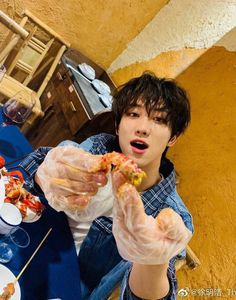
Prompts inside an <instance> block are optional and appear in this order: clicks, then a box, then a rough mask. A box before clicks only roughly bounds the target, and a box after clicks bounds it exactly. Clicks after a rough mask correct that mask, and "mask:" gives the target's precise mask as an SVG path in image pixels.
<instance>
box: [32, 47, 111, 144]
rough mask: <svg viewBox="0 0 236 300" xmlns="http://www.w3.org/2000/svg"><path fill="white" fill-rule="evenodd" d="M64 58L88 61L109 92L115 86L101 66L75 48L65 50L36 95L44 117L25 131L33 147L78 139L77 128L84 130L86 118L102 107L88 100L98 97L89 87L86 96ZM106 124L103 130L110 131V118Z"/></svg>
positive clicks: (83, 85) (92, 115) (80, 83)
mask: <svg viewBox="0 0 236 300" xmlns="http://www.w3.org/2000/svg"><path fill="white" fill-rule="evenodd" d="M67 61H71V63H73V64H75V65H77V64H78V63H83V62H86V63H88V64H89V65H91V66H92V67H93V68H94V69H95V72H96V78H98V79H100V80H103V81H104V82H106V83H107V84H108V85H109V86H110V89H111V91H113V90H114V88H115V85H114V84H113V82H112V80H111V79H110V78H109V76H108V74H107V73H106V72H105V71H104V70H103V69H102V68H101V67H99V66H98V65H96V64H95V63H94V62H93V61H91V60H90V59H89V58H87V57H86V56H84V55H83V54H81V53H80V52H78V51H77V50H73V49H70V50H68V51H67V52H66V53H65V54H64V55H63V57H62V59H61V61H60V63H59V64H58V66H57V68H56V70H55V72H54V74H53V76H52V78H51V80H50V81H49V83H48V85H47V87H46V89H45V91H44V93H43V94H42V96H41V98H40V101H41V105H42V110H43V111H44V113H45V116H44V118H42V119H40V120H39V121H38V123H37V124H35V126H34V127H33V128H32V129H31V130H30V131H29V132H28V133H27V138H28V139H29V141H30V142H31V144H32V146H33V147H34V148H38V147H40V146H56V145H57V144H58V143H60V142H61V141H62V140H65V139H70V140H77V141H81V136H82V135H83V134H82V132H81V134H80V130H81V131H83V132H86V126H87V125H86V124H87V123H88V122H89V120H91V119H92V118H93V117H94V115H96V114H97V112H101V111H103V110H105V107H104V106H103V105H101V103H98V102H96V103H95V104H96V105H95V106H94V103H91V98H92V101H95V100H94V99H93V98H95V97H98V96H97V95H96V93H95V92H94V90H91V91H88V92H91V93H94V94H93V95H92V97H91V95H90V97H88V96H89V95H88V93H87V91H85V92H84V90H83V88H84V87H85V85H86V83H85V82H82V79H79V80H81V82H79V81H78V79H77V78H75V76H73V72H71V70H70V69H69V68H68V65H67ZM88 89H89V86H88ZM93 96H94V97H93ZM96 101H97V100H96ZM109 118H110V116H109ZM99 122H100V121H99ZM102 123H103V122H102ZM109 124H110V125H108V126H106V127H107V128H106V130H105V131H107V132H112V131H113V128H114V124H112V123H110V121H109ZM97 126H98V127H99V126H100V125H99V124H97ZM103 131H104V130H103Z"/></svg>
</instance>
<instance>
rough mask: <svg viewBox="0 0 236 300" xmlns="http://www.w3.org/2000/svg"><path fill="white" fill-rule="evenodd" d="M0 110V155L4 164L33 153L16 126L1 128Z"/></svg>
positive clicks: (0, 113)
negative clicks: (3, 159)
mask: <svg viewBox="0 0 236 300" xmlns="http://www.w3.org/2000/svg"><path fill="white" fill-rule="evenodd" d="M1 125H2V109H0V155H2V156H3V157H4V158H5V160H6V163H10V162H12V161H15V160H17V159H21V158H23V157H24V156H26V155H27V154H28V153H30V152H32V151H33V148H32V146H31V145H30V143H29V142H28V141H27V139H26V138H25V137H24V135H23V134H22V133H21V132H20V129H19V128H18V127H17V126H13V125H9V126H6V127H2V126H1Z"/></svg>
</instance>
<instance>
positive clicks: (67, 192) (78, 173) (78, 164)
mask: <svg viewBox="0 0 236 300" xmlns="http://www.w3.org/2000/svg"><path fill="white" fill-rule="evenodd" d="M101 160H102V155H92V154H90V153H88V152H85V151H84V150H82V149H79V148H76V147H73V146H60V147H56V148H53V149H52V150H50V151H49V152H48V154H47V156H46V157H45V160H44V162H43V163H42V164H41V165H40V166H39V168H38V171H37V173H36V182H37V183H38V184H39V186H40V187H41V189H42V190H43V192H44V194H45V197H46V198H47V200H48V201H49V204H50V205H51V206H52V207H54V208H55V209H56V210H58V211H64V210H66V209H68V208H69V209H71V210H73V209H79V210H80V209H81V210H83V209H84V208H85V207H87V205H88V203H89V201H90V199H91V197H92V196H93V195H95V194H96V193H97V191H98V188H99V187H100V186H104V185H105V184H106V183H107V177H106V173H107V171H108V169H103V170H100V166H101Z"/></svg>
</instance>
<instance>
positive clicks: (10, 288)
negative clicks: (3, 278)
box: [0, 282, 15, 300]
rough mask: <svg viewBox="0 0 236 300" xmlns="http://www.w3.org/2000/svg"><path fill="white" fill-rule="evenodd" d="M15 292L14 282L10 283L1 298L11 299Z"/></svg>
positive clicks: (1, 299)
mask: <svg viewBox="0 0 236 300" xmlns="http://www.w3.org/2000/svg"><path fill="white" fill-rule="evenodd" d="M14 293H15V287H14V283H13V282H10V283H8V284H7V285H6V286H5V287H4V288H3V292H2V294H0V300H8V299H11V296H12V295H13V294H14Z"/></svg>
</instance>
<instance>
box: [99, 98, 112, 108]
mask: <svg viewBox="0 0 236 300" xmlns="http://www.w3.org/2000/svg"><path fill="white" fill-rule="evenodd" d="M99 98H100V100H101V102H102V104H103V105H104V106H105V107H109V108H111V104H112V96H111V95H99Z"/></svg>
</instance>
